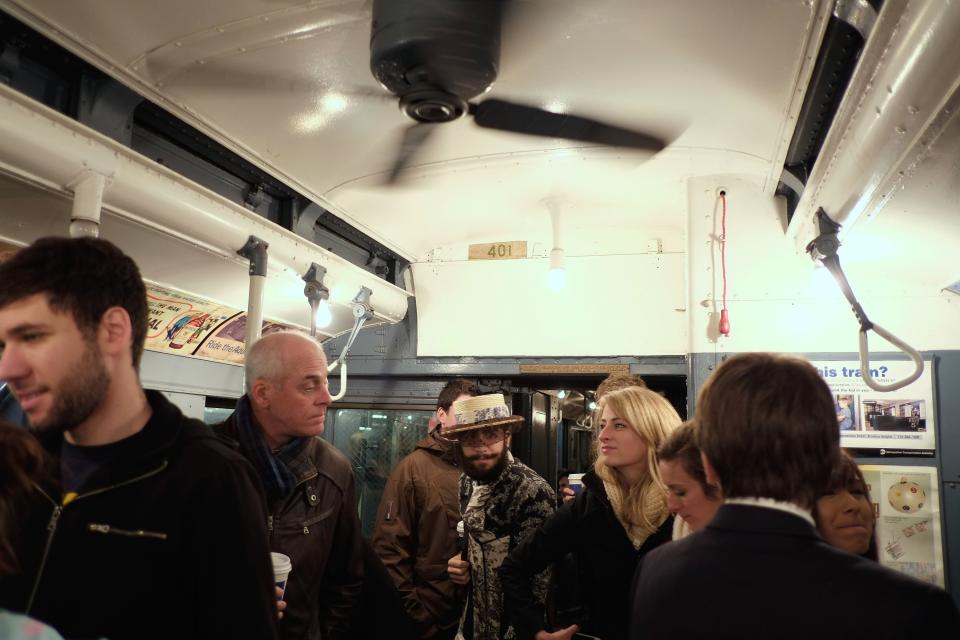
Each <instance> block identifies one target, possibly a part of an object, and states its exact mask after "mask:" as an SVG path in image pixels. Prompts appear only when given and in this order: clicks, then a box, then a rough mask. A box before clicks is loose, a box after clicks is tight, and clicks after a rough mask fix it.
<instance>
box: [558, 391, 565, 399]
mask: <svg viewBox="0 0 960 640" xmlns="http://www.w3.org/2000/svg"><path fill="white" fill-rule="evenodd" d="M557 397H558V398H560V399H561V400H563V399H564V398H566V397H567V390H566V389H560V391H559V392H558V393H557Z"/></svg>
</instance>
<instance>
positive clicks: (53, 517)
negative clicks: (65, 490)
mask: <svg viewBox="0 0 960 640" xmlns="http://www.w3.org/2000/svg"><path fill="white" fill-rule="evenodd" d="M166 468H167V461H166V460H164V461H163V463H162V464H161V465H160V466H159V467H157V468H156V469H154V470H153V471H148V472H147V473H144V474H143V475H139V476H137V477H136V478H130V479H129V480H124V481H123V482H118V483H117V484H114V485H110V486H109V487H102V488H100V489H96V490H94V491H90V492H89V493H84V494H81V495H78V496H77V497H76V498H74V499H73V500H71V501H70V504H72V503H74V502H76V501H77V500H80V499H82V498H89V497H90V496H95V495H98V494H101V493H106V492H107V491H111V490H113V489H118V488H120V487H124V486H126V485H128V484H133V483H134V482H139V481H140V480H145V479H147V478H149V477H151V476H155V475H157V474H158V473H160V472H161V471H163V470H164V469H166ZM35 486H36V485H35ZM36 487H37V490H38V491H39V492H40V493H41V494H42V495H43V497H44V498H46V499H47V500H49V501H50V503H51V504H52V505H53V513H52V514H50V521H49V522H48V523H47V531H48V533H47V542H46V544H45V545H44V547H43V557H42V558H41V560H40V569H39V570H38V571H37V577H36V579H35V580H34V581H33V589H31V590H30V599H29V600H27V610H26V612H25V613H27V614H29V613H30V609H32V608H33V601H34V599H35V598H36V596H37V590H38V589H39V587H40V580H41V579H42V578H43V570H44V569H45V568H46V565H47V556H49V555H50V547H51V545H52V543H53V535H54V534H55V533H56V532H57V522H58V521H59V520H60V515H61V514H62V513H63V510H64V509H65V508H66V505H60V504H57V501H56V500H54V499H53V498H51V497H50V496H49V495H48V494H47V492H46V491H44V490H43V489H41V488H40V487H39V486H36Z"/></svg>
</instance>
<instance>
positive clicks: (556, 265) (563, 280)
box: [547, 249, 567, 291]
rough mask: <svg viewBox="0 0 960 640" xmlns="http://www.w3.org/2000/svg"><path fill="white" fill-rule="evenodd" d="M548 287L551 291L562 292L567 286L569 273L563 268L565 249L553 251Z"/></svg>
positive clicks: (548, 274) (548, 273)
mask: <svg viewBox="0 0 960 640" xmlns="http://www.w3.org/2000/svg"><path fill="white" fill-rule="evenodd" d="M547 286H548V287H550V290H551V291H560V290H562V289H563V288H564V287H566V286H567V271H566V269H564V267H563V249H553V250H552V251H551V252H550V270H549V271H548V272H547Z"/></svg>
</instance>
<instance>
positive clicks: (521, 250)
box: [469, 240, 527, 260]
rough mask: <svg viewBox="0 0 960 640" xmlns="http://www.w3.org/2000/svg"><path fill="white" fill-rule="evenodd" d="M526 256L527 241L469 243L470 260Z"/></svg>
mask: <svg viewBox="0 0 960 640" xmlns="http://www.w3.org/2000/svg"><path fill="white" fill-rule="evenodd" d="M526 257H527V242H526V241H525V240H522V241H515V242H487V243H484V244H472V245H470V256H469V258H470V260H516V259H518V258H526Z"/></svg>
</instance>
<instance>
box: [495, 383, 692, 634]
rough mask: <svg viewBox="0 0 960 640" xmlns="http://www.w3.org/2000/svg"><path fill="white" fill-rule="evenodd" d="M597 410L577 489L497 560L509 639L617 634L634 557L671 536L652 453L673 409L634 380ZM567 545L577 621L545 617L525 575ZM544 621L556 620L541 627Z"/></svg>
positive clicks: (672, 421)
mask: <svg viewBox="0 0 960 640" xmlns="http://www.w3.org/2000/svg"><path fill="white" fill-rule="evenodd" d="M597 412H598V415H599V416H600V420H599V431H598V432H597V440H596V446H597V450H598V456H597V461H596V463H595V464H594V467H593V470H592V471H591V472H589V473H587V474H585V475H584V477H583V490H582V491H580V493H578V494H577V497H576V498H575V499H574V500H573V501H572V502H569V503H567V504H565V505H564V506H563V507H562V508H561V509H560V510H559V511H557V513H556V514H554V515H553V516H552V517H551V518H550V519H549V520H547V521H546V522H544V524H543V525H542V526H541V527H540V528H539V529H538V530H537V531H535V532H534V533H533V534H532V535H530V536H529V537H528V538H526V540H524V541H523V542H521V543H520V544H519V545H518V546H517V547H516V548H515V549H514V550H513V551H512V552H510V555H509V556H507V559H506V560H505V561H504V562H503V565H502V566H501V567H500V584H501V587H502V589H503V597H504V602H505V608H506V610H507V613H508V615H510V617H511V619H512V620H513V623H514V628H515V629H516V630H517V639H518V640H531V639H534V638H536V640H550V639H554V638H570V637H571V636H572V635H573V634H574V633H575V632H577V631H578V630H579V631H583V633H585V634H588V635H592V636H596V637H599V638H603V640H621V639H625V638H626V637H627V627H628V624H629V606H630V603H629V593H630V584H631V582H632V580H633V573H634V570H635V569H636V566H637V563H638V562H639V561H640V558H642V557H643V556H644V555H645V554H646V553H647V552H649V551H650V550H652V549H654V548H656V547H658V546H660V545H662V544H664V543H666V542H669V541H670V535H671V532H672V530H673V521H672V520H673V518H672V517H671V515H670V511H669V509H667V500H666V494H665V490H664V487H663V483H662V482H661V480H660V473H659V471H658V469H657V459H656V451H657V447H659V446H660V444H661V443H662V442H663V441H664V440H665V439H666V438H667V436H668V435H669V434H670V432H672V431H673V430H674V429H675V428H676V427H677V426H678V425H679V424H680V416H678V415H677V412H676V411H675V410H674V408H673V406H672V405H671V404H670V403H669V402H668V401H667V400H666V399H664V398H663V397H662V396H661V395H660V394H658V393H655V392H653V391H650V390H649V389H643V388H640V387H636V386H633V387H629V388H625V389H621V390H618V391H610V392H609V393H607V394H606V395H604V396H603V398H601V400H600V406H599V408H598V409H597ZM567 553H572V554H573V555H574V558H575V563H576V574H577V587H578V589H579V591H580V594H581V596H582V598H581V599H582V602H581V604H582V605H583V615H582V618H581V619H579V620H577V621H576V623H577V624H571V623H572V622H575V621H573V620H562V621H559V620H558V621H548V620H545V615H544V614H545V612H544V607H543V606H542V605H541V604H540V603H539V601H538V600H537V599H536V598H535V597H534V596H533V591H532V589H531V580H532V578H533V576H535V575H537V574H539V573H540V572H541V571H543V570H544V569H545V568H547V567H548V566H550V564H551V563H554V562H556V561H558V560H560V559H561V558H563V557H564V556H565V555H566V554H567ZM554 623H556V624H554ZM550 626H559V627H563V628H561V629H559V630H557V631H554V632H550V631H549V630H548V629H549V628H550Z"/></svg>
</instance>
